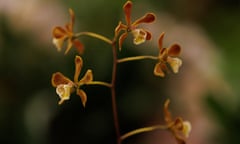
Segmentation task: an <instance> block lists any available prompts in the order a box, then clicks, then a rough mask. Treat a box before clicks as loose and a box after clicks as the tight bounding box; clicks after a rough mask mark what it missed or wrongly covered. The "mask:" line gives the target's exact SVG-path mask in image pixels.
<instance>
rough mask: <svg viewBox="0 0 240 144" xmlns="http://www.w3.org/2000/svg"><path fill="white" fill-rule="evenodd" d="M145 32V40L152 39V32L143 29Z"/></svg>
mask: <svg viewBox="0 0 240 144" xmlns="http://www.w3.org/2000/svg"><path fill="white" fill-rule="evenodd" d="M145 32H146V33H147V37H146V40H151V39H152V34H151V33H150V32H149V31H146V30H145Z"/></svg>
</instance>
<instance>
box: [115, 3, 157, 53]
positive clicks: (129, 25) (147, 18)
mask: <svg viewBox="0 0 240 144" xmlns="http://www.w3.org/2000/svg"><path fill="white" fill-rule="evenodd" d="M123 10H124V13H125V19H126V24H123V23H122V22H121V21H120V22H119V24H118V26H117V27H116V28H115V37H116V36H118V34H119V33H120V31H121V30H123V31H124V33H123V34H121V36H120V37H119V50H121V47H122V43H123V41H124V40H125V38H126V37H127V35H128V33H129V32H131V33H132V34H133V37H134V39H133V43H134V44H136V45H139V44H141V43H143V42H145V41H146V40H150V39H151V37H152V35H151V33H150V32H148V31H146V30H145V29H143V28H138V25H139V24H141V23H151V22H153V21H154V20H155V15H154V14H153V13H147V14H145V15H144V16H142V17H140V18H139V19H137V20H135V21H134V22H131V10H132V2H131V1H127V2H126V3H125V4H124V6H123Z"/></svg>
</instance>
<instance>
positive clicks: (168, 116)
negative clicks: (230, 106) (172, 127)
mask: <svg viewBox="0 0 240 144" xmlns="http://www.w3.org/2000/svg"><path fill="white" fill-rule="evenodd" d="M169 103H170V100H169V99H167V100H166V101H165V103H164V108H163V113H164V120H165V122H166V123H170V122H171V121H172V116H171V113H170V111H169Z"/></svg>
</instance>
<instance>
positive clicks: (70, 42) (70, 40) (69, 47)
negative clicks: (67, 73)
mask: <svg viewBox="0 0 240 144" xmlns="http://www.w3.org/2000/svg"><path fill="white" fill-rule="evenodd" d="M72 45H73V41H72V39H71V38H68V42H67V49H66V51H65V53H64V54H65V55H66V54H67V53H68V52H69V50H70V49H71V48H72Z"/></svg>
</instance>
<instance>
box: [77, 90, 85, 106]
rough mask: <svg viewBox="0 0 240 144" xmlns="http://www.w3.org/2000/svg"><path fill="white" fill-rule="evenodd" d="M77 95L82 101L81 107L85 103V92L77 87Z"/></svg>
mask: <svg viewBox="0 0 240 144" xmlns="http://www.w3.org/2000/svg"><path fill="white" fill-rule="evenodd" d="M77 95H78V96H80V98H81V101H82V105H83V107H85V106H86V103H87V95H86V93H85V92H84V91H83V90H81V89H77Z"/></svg>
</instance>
